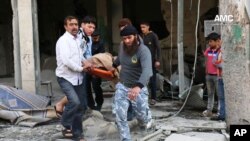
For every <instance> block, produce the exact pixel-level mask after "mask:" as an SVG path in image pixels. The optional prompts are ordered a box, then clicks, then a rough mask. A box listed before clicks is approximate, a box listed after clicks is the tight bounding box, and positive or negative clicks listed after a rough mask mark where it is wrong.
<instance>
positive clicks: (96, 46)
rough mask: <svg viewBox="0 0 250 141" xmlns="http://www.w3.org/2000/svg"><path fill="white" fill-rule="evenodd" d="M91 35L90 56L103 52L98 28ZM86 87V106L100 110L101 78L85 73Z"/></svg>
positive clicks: (101, 102)
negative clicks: (93, 93)
mask: <svg viewBox="0 0 250 141" xmlns="http://www.w3.org/2000/svg"><path fill="white" fill-rule="evenodd" d="M91 36H92V37H91V38H92V46H91V52H92V56H93V55H95V54H98V53H104V52H105V48H104V43H103V42H102V41H101V39H100V34H99V32H98V30H97V29H96V30H95V31H94V33H93V34H92V35H91ZM86 79H87V81H86V85H87V86H86V87H87V95H88V106H89V107H90V108H91V109H94V110H98V111H101V108H102V104H103V101H104V100H103V91H102V88H101V83H102V79H101V78H99V77H96V76H92V75H90V74H87V75H86ZM91 84H92V87H93V90H94V92H95V100H94V98H93V95H92V89H91Z"/></svg>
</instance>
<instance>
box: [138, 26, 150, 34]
mask: <svg viewBox="0 0 250 141" xmlns="http://www.w3.org/2000/svg"><path fill="white" fill-rule="evenodd" d="M140 27H141V32H142V33H143V34H146V33H148V32H149V26H148V25H146V24H141V25H140Z"/></svg>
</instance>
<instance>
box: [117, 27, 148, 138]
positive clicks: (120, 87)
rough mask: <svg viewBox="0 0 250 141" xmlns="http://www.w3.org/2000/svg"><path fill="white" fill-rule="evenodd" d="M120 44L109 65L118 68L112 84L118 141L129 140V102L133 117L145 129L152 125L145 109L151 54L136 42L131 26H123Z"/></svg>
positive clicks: (133, 28)
mask: <svg viewBox="0 0 250 141" xmlns="http://www.w3.org/2000/svg"><path fill="white" fill-rule="evenodd" d="M120 35H121V36H122V41H123V44H121V45H120V49H119V54H118V57H117V58H116V60H115V61H114V63H113V66H114V67H117V66H119V65H121V71H120V82H119V83H118V84H117V85H116V92H115V98H114V104H115V105H114V109H113V110H114V111H115V114H116V123H117V126H118V129H119V132H120V139H121V140H122V141H131V136H130V130H129V126H128V121H127V111H128V107H129V102H131V103H132V107H133V110H134V111H135V114H136V118H137V120H138V121H139V123H142V124H143V125H144V126H145V128H147V129H148V128H150V127H151V125H152V117H151V113H150V110H149V106H148V95H149V93H148V89H147V84H148V81H149V79H150V77H151V76H152V62H151V53H150V51H149V49H148V48H147V47H146V46H145V45H144V44H142V43H140V40H139V37H138V32H137V30H136V28H135V27H134V26H132V25H128V26H126V27H124V29H123V30H122V31H121V32H120Z"/></svg>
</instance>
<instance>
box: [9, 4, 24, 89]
mask: <svg viewBox="0 0 250 141" xmlns="http://www.w3.org/2000/svg"><path fill="white" fill-rule="evenodd" d="M17 5H18V0H11V6H12V11H13V20H12V26H13V44H14V74H15V87H16V88H20V89H22V79H21V62H20V60H21V59H20V43H19V27H18V25H19V24H18V9H17Z"/></svg>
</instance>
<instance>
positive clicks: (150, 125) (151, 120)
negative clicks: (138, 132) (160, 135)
mask: <svg viewBox="0 0 250 141" xmlns="http://www.w3.org/2000/svg"><path fill="white" fill-rule="evenodd" d="M153 126H154V120H153V119H150V121H149V122H148V123H147V124H146V125H145V128H146V129H151V128H153Z"/></svg>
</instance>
